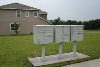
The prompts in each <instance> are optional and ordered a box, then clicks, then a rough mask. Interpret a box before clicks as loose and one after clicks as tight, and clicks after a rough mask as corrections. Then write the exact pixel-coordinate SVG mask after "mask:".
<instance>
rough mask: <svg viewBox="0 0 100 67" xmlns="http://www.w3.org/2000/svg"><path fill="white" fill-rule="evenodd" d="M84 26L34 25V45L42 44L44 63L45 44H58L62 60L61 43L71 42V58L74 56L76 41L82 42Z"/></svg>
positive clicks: (43, 59)
mask: <svg viewBox="0 0 100 67" xmlns="http://www.w3.org/2000/svg"><path fill="white" fill-rule="evenodd" d="M83 27H84V25H34V26H33V29H34V30H33V31H34V43H35V44H42V59H41V61H45V60H46V59H45V44H47V43H59V56H58V57H57V58H62V43H63V42H71V41H73V56H76V41H82V40H83Z"/></svg>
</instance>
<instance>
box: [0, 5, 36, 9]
mask: <svg viewBox="0 0 100 67" xmlns="http://www.w3.org/2000/svg"><path fill="white" fill-rule="evenodd" d="M0 8H1V9H33V10H37V8H34V7H30V6H27V5H23V4H20V3H11V4H7V5H2V6H0Z"/></svg>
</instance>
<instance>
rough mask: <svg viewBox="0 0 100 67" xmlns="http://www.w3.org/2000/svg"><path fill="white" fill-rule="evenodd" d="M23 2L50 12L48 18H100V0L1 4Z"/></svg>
mask: <svg viewBox="0 0 100 67" xmlns="http://www.w3.org/2000/svg"><path fill="white" fill-rule="evenodd" d="M15 2H17V3H21V4H24V5H28V6H31V7H35V8H38V9H41V10H43V11H46V12H48V16H47V17H48V20H51V19H52V20H53V19H56V18H58V17H60V18H61V19H62V20H64V21H67V20H76V21H88V20H95V19H100V0H0V6H1V5H5V4H10V3H15Z"/></svg>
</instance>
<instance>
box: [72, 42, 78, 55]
mask: <svg viewBox="0 0 100 67" xmlns="http://www.w3.org/2000/svg"><path fill="white" fill-rule="evenodd" d="M72 56H77V55H76V41H73V55H72Z"/></svg>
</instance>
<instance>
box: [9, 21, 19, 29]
mask: <svg viewBox="0 0 100 67" xmlns="http://www.w3.org/2000/svg"><path fill="white" fill-rule="evenodd" d="M14 30H15V27H14V23H10V31H14ZM18 30H19V28H18Z"/></svg>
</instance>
